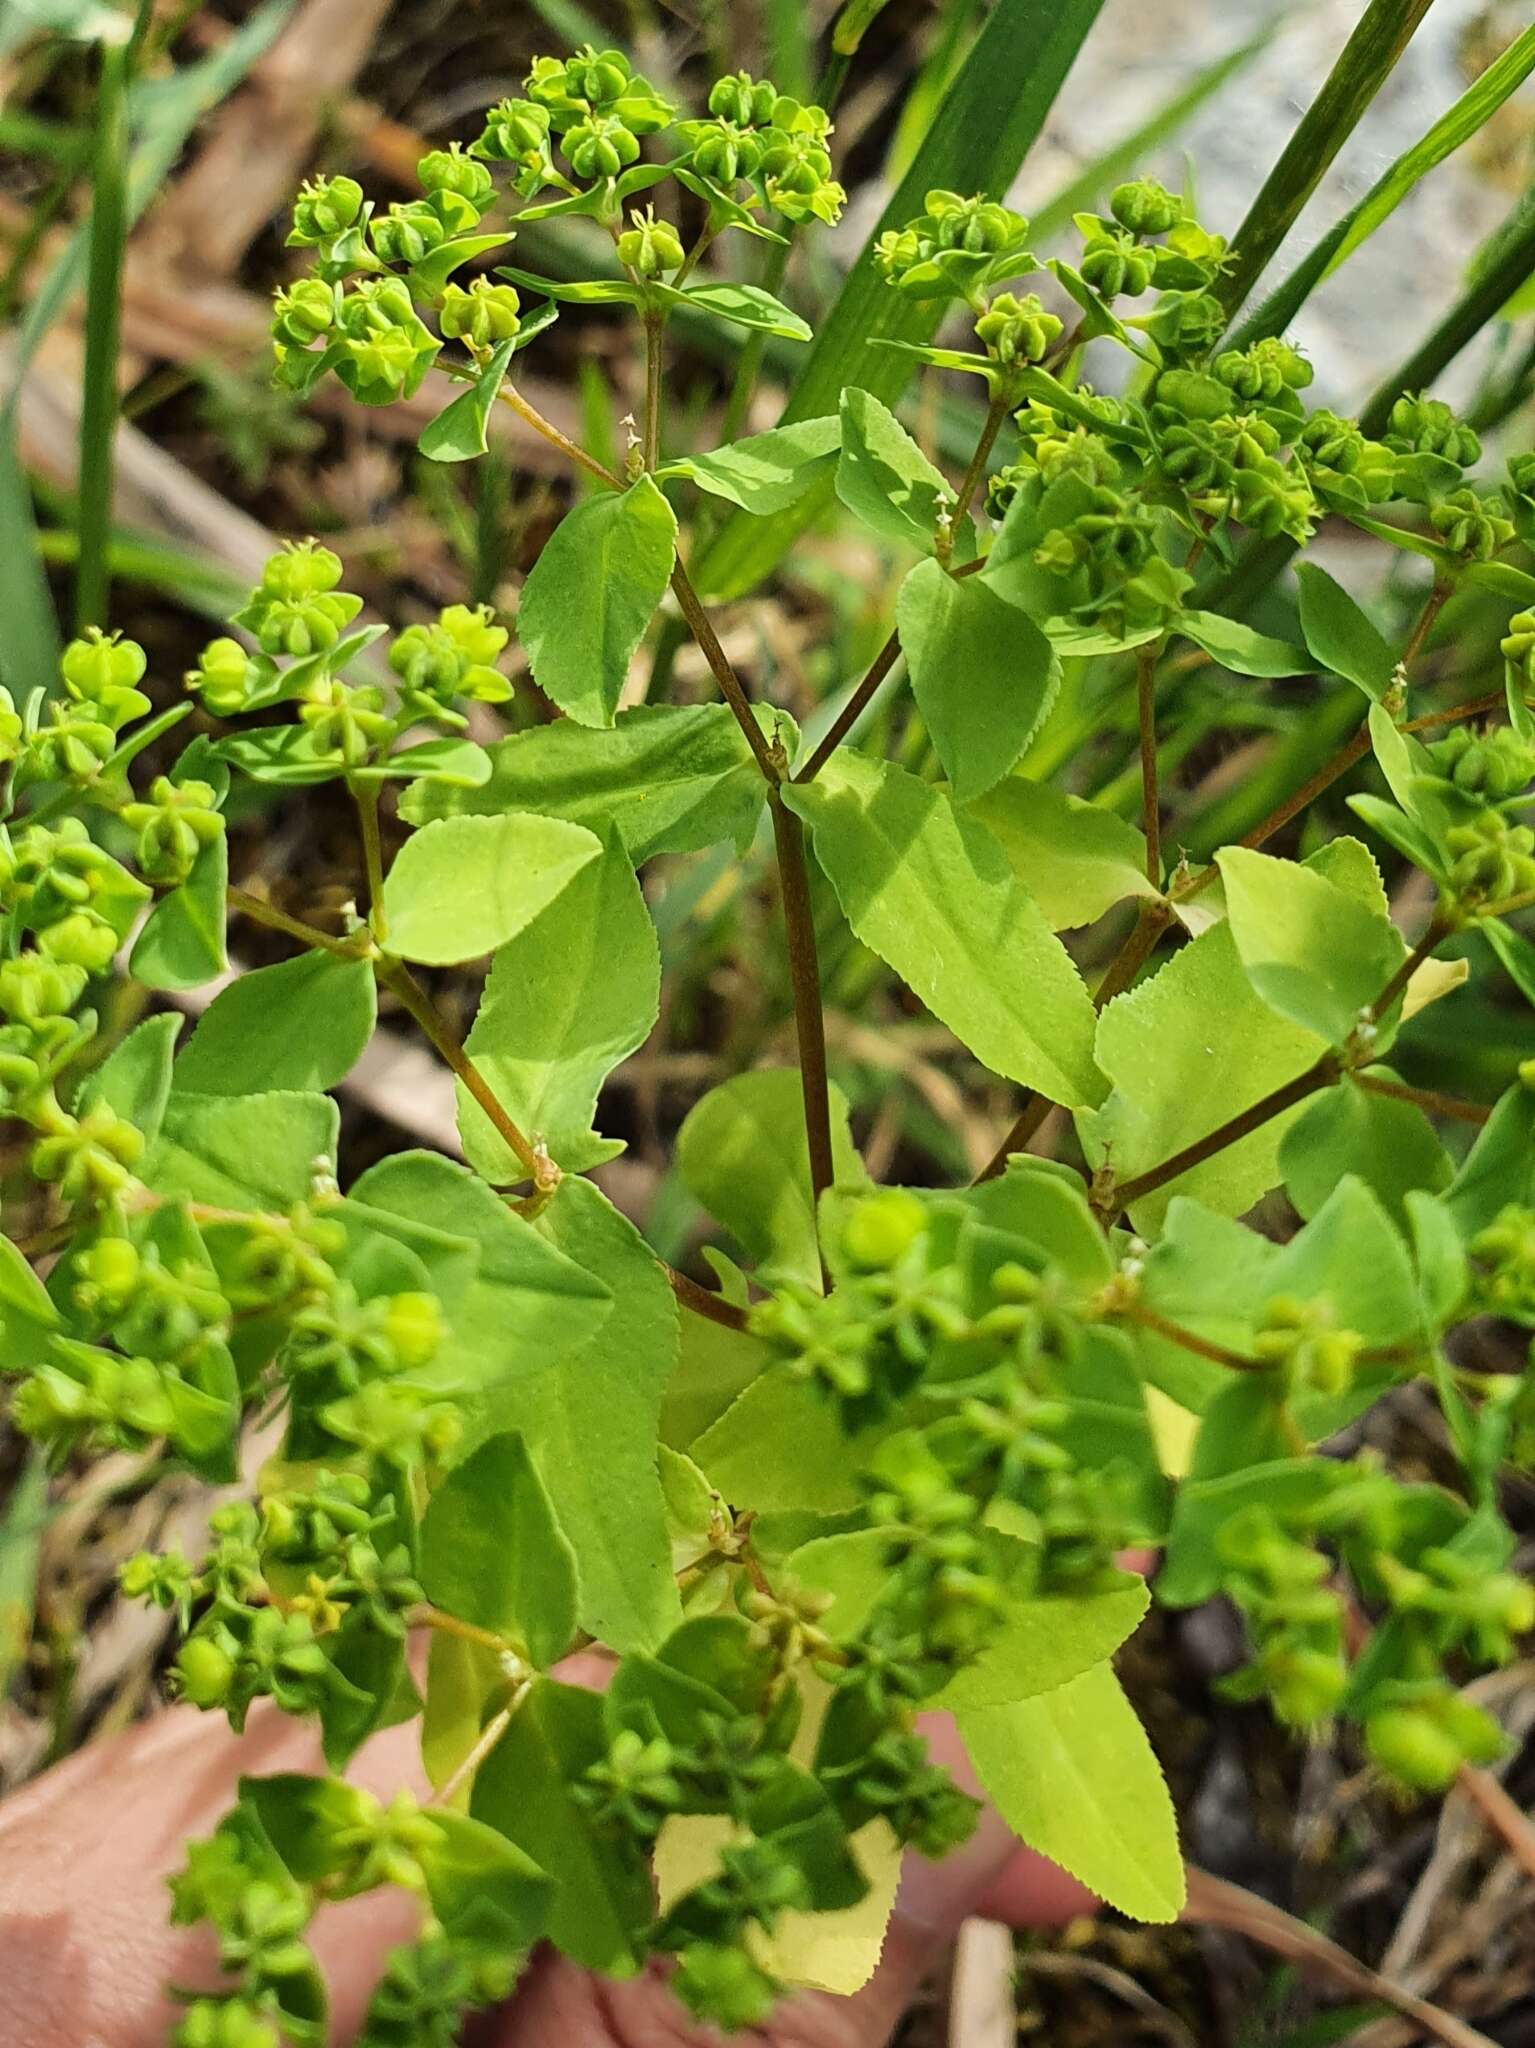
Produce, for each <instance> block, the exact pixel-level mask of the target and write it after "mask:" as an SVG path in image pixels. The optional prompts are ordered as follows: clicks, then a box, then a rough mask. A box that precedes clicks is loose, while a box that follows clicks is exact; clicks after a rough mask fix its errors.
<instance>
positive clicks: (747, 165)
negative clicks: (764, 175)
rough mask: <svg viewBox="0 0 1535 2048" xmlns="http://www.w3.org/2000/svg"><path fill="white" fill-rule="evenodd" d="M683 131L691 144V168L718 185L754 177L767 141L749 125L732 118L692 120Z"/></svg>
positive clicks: (760, 165) (758, 168) (760, 166)
mask: <svg viewBox="0 0 1535 2048" xmlns="http://www.w3.org/2000/svg"><path fill="white" fill-rule="evenodd" d="M685 132H686V135H687V138H688V140H689V141H690V142H691V144H692V149H693V168H694V169H695V170H696V171H697V172H698V173H699V175H700V176H701V177H705V178H712V179H713V180H714V182H715V183H716V184H717V185H734V184H735V183H736V182H737V181H738V180H739V179H741V178H753V177H755V176H756V174H757V172H758V171H759V170H760V169H761V168H762V159H763V156H764V154H765V152H766V147H767V145H766V143H765V142H764V140H763V138H762V136H761V135H759V134H757V133H756V132H755V131H754V130H752V129H750V128H739V127H737V126H736V125H735V124H734V123H733V122H731V121H691V122H689V123H688V124H687V128H686V131H685Z"/></svg>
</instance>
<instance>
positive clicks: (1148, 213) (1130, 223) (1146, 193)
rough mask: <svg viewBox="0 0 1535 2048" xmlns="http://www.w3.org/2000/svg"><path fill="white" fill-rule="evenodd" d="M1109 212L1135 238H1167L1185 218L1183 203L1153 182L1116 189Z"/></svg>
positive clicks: (1135, 182)
mask: <svg viewBox="0 0 1535 2048" xmlns="http://www.w3.org/2000/svg"><path fill="white" fill-rule="evenodd" d="M1109 212H1110V213H1112V214H1113V216H1114V218H1115V220H1117V221H1118V222H1119V225H1120V226H1121V227H1122V228H1128V229H1129V230H1130V233H1131V234H1132V235H1165V234H1166V233H1167V231H1168V229H1169V228H1171V227H1175V226H1176V225H1177V223H1178V222H1179V221H1180V220H1182V218H1183V201H1182V200H1181V199H1176V198H1174V196H1173V194H1172V193H1171V192H1169V191H1168V190H1167V188H1166V187H1165V186H1164V185H1158V184H1155V183H1154V182H1153V181H1152V180H1151V179H1150V178H1137V179H1135V180H1133V181H1132V182H1131V183H1130V184H1127V185H1116V186H1115V187H1114V190H1113V191H1112V192H1111V193H1110V194H1109Z"/></svg>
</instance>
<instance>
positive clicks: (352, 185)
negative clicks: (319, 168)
mask: <svg viewBox="0 0 1535 2048" xmlns="http://www.w3.org/2000/svg"><path fill="white" fill-rule="evenodd" d="M362 202H363V191H362V187H361V185H359V184H358V182H357V180H356V179H355V178H325V179H322V180H320V181H318V182H316V181H314V180H311V181H310V182H309V183H307V184H305V185H304V186H303V187H301V189H300V191H299V195H298V198H297V199H296V200H295V201H294V204H293V232H292V233H291V234H290V235H289V237H288V241H289V243H290V245H291V246H293V247H295V248H312V247H314V246H316V245H317V244H318V243H321V242H330V241H334V240H335V238H336V236H337V235H342V234H345V233H346V231H347V229H348V228H349V227H350V226H351V225H352V223H353V222H354V221H355V220H356V219H357V216H358V215H359V214H360V213H361V212H362Z"/></svg>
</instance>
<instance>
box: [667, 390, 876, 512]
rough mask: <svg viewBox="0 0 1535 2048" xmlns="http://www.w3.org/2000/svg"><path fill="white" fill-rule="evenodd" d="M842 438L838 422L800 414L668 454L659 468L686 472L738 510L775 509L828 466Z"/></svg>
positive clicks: (797, 494) (800, 493)
mask: <svg viewBox="0 0 1535 2048" xmlns="http://www.w3.org/2000/svg"><path fill="white" fill-rule="evenodd" d="M841 439H842V422H841V420H840V419H839V418H838V417H837V416H836V415H835V414H833V415H832V416H831V417H830V418H828V419H821V420H800V421H799V422H798V423H797V424H796V425H794V426H792V427H772V428H770V429H769V430H768V432H767V433H765V434H752V435H750V436H749V437H748V438H747V439H746V440H744V441H732V442H730V443H729V444H728V445H727V446H726V447H724V448H716V449H714V450H713V451H712V452H711V453H708V454H704V455H677V456H673V458H672V459H671V461H670V462H668V463H667V464H666V466H665V467H664V469H662V470H661V472H660V474H661V475H662V476H663V477H668V476H685V477H690V478H691V479H692V481H693V482H694V483H695V484H697V485H698V487H699V489H700V490H704V491H708V492H709V493H710V494H711V495H712V496H714V497H716V498H726V499H728V500H729V501H730V503H731V504H732V505H739V506H740V507H741V509H742V511H743V512H750V513H753V514H754V515H756V516H757V517H758V518H760V517H761V516H762V515H763V514H764V513H768V512H781V511H783V509H784V507H785V506H786V505H792V504H794V502H795V501H796V499H798V498H800V497H803V495H804V493H805V492H806V491H808V490H809V488H810V486H811V485H812V484H813V483H814V482H815V481H816V479H817V478H818V477H819V476H822V475H823V474H825V472H826V471H827V470H828V469H829V468H830V466H831V462H832V458H833V457H834V456H835V455H836V452H837V447H838V444H839V443H840V441H841Z"/></svg>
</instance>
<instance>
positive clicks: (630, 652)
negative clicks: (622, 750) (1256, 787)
mask: <svg viewBox="0 0 1535 2048" xmlns="http://www.w3.org/2000/svg"><path fill="white" fill-rule="evenodd" d="M676 557H677V521H676V517H675V515H674V514H673V512H672V508H671V506H670V505H668V504H667V502H666V500H665V498H663V497H662V495H661V493H660V491H659V490H658V489H657V488H656V485H655V482H654V480H653V479H652V478H651V477H648V476H647V477H642V478H641V479H640V481H639V482H638V483H637V484H631V485H630V487H629V488H628V490H626V491H604V492H602V493H600V494H599V495H598V496H596V497H591V498H587V499H585V500H584V501H583V502H582V503H581V504H579V505H577V506H576V507H575V508H574V509H573V510H572V511H570V512H567V513H566V514H565V517H564V518H563V519H562V520H561V521H560V523H559V525H558V526H557V527H556V528H555V529H554V532H553V534H552V535H551V537H550V539H549V540H548V542H547V543H546V544H545V547H544V551H543V553H542V554H541V555H540V556H539V558H538V560H537V561H536V562H535V563H534V565H533V567H532V569H531V570H530V571H529V573H528V579H527V581H526V583H524V585H523V587H522V602H521V604H520V606H519V607H518V612H517V631H518V634H519V636H520V638H521V640H522V644H523V646H524V647H525V648H526V649H527V655H528V661H529V663H530V664H531V666H532V670H533V678H534V681H535V682H536V683H537V684H538V687H539V688H540V689H541V690H542V691H543V693H544V695H545V696H546V697H548V698H549V700H550V701H551V702H552V703H554V704H558V705H559V707H560V709H561V710H562V711H564V712H565V713H567V714H568V716H570V717H571V718H574V719H575V720H577V722H578V723H579V724H581V725H611V724H612V723H613V714H614V712H615V711H616V710H617V708H618V697H619V692H620V691H621V690H622V689H623V686H624V679H625V677H626V676H627V675H628V673H629V663H630V661H631V660H632V659H633V656H634V652H635V649H636V648H637V647H638V646H639V644H640V641H641V640H642V639H643V638H644V636H645V629H646V627H647V626H648V625H649V624H650V620H651V615H652V614H653V613H654V611H655V608H656V606H657V605H658V604H659V603H660V602H661V599H662V598H663V596H664V595H665V594H666V586H667V584H668V582H669V581H670V578H671V573H672V565H673V563H674V562H675V560H676Z"/></svg>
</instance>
